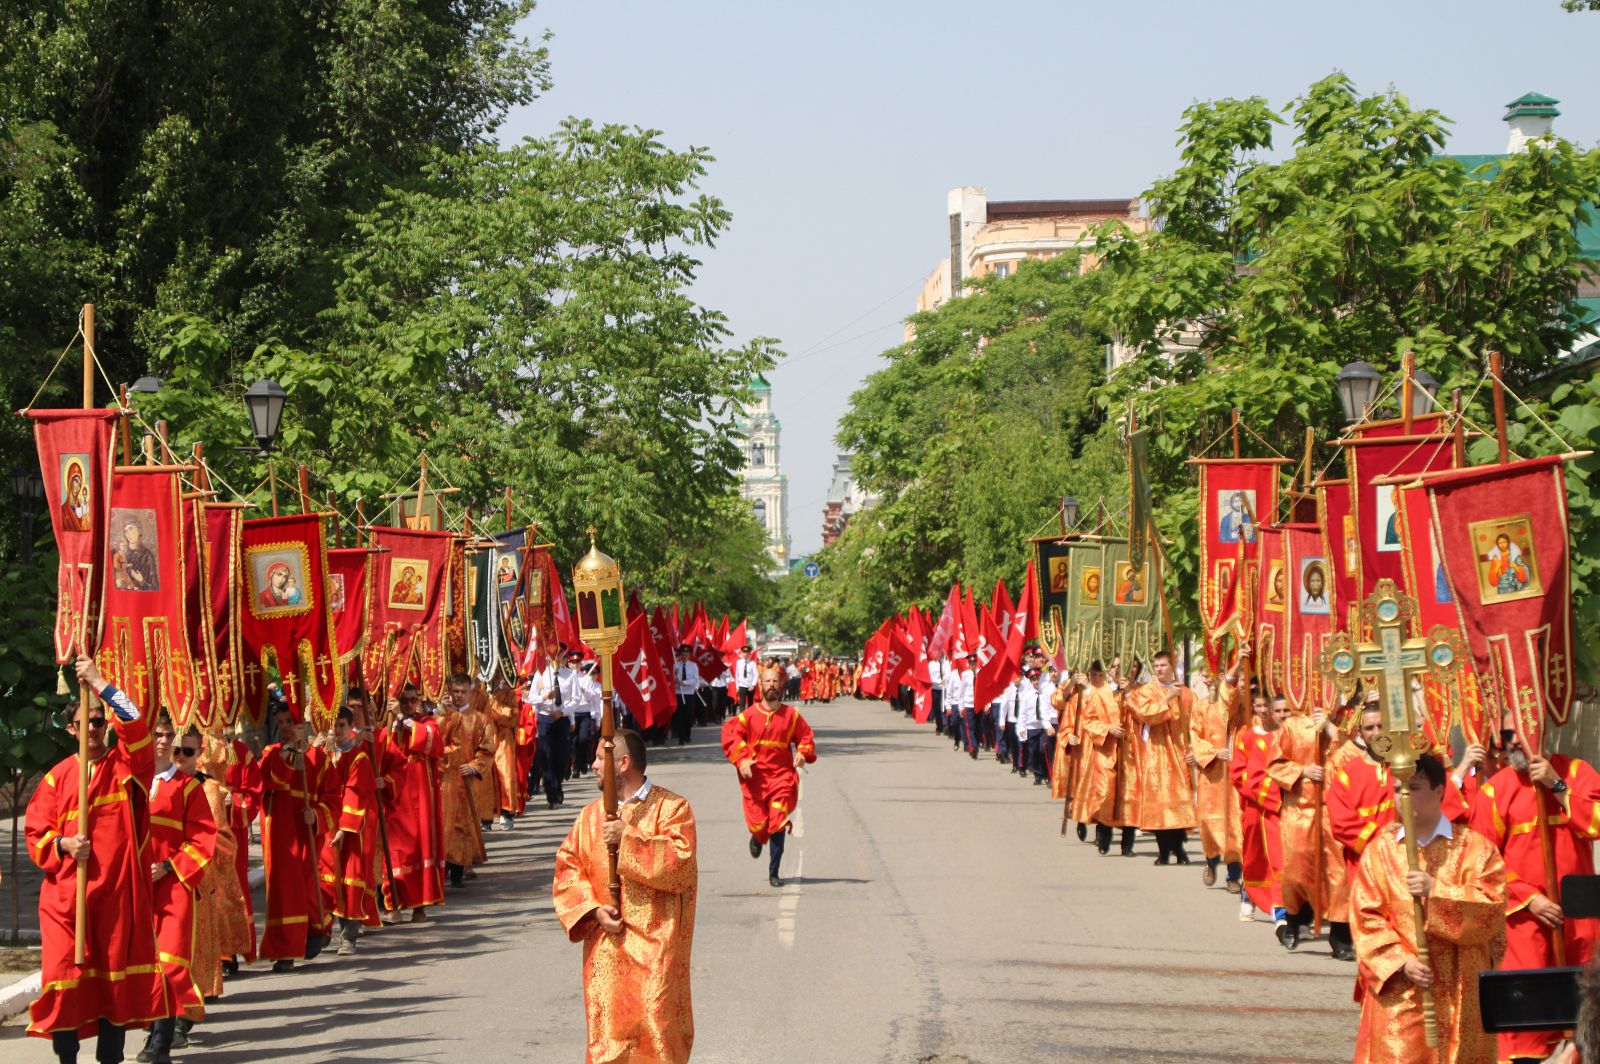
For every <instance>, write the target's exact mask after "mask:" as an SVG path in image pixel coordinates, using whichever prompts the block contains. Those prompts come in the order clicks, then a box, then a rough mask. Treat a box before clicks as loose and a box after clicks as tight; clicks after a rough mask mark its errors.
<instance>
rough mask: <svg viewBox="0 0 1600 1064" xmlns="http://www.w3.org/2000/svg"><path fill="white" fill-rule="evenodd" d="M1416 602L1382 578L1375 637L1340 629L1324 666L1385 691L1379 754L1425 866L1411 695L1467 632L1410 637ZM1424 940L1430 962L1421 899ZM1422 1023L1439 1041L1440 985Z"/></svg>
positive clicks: (1425, 995) (1371, 624) (1365, 607)
mask: <svg viewBox="0 0 1600 1064" xmlns="http://www.w3.org/2000/svg"><path fill="white" fill-rule="evenodd" d="M1416 609H1417V607H1416V601H1415V600H1414V599H1412V598H1411V596H1410V595H1407V594H1404V593H1403V592H1401V591H1400V589H1399V588H1397V587H1396V586H1395V582H1394V581H1393V580H1388V579H1384V580H1379V581H1378V583H1377V586H1376V587H1375V588H1374V589H1373V592H1372V594H1371V595H1370V596H1368V597H1367V598H1366V599H1365V600H1364V601H1362V603H1361V624H1362V627H1363V628H1364V629H1365V628H1370V629H1371V631H1372V636H1373V638H1372V641H1371V642H1360V643H1358V642H1354V641H1353V640H1352V639H1351V637H1350V636H1349V635H1348V634H1346V633H1344V632H1337V633H1335V634H1334V636H1333V638H1332V639H1331V640H1330V641H1329V644H1328V648H1327V649H1326V650H1324V651H1323V652H1322V660H1321V661H1320V663H1319V664H1320V665H1321V667H1322V671H1323V673H1324V674H1326V675H1328V676H1330V677H1331V678H1332V679H1333V682H1334V685H1335V686H1336V687H1337V688H1338V690H1339V694H1340V695H1341V696H1342V697H1344V698H1345V699H1349V698H1350V696H1351V695H1353V694H1354V693H1355V689H1356V682H1357V681H1358V680H1365V681H1367V682H1368V683H1370V684H1372V685H1373V687H1374V688H1375V689H1376V690H1377V693H1378V709H1379V710H1380V711H1381V712H1382V714H1383V733H1382V734H1381V735H1378V736H1375V737H1374V738H1373V740H1372V741H1371V743H1370V744H1369V745H1370V746H1371V749H1372V752H1373V754H1375V755H1377V756H1378V757H1380V758H1382V759H1383V760H1384V761H1387V762H1388V764H1389V774H1390V777H1391V778H1392V779H1393V780H1394V781H1395V782H1396V784H1398V786H1396V787H1395V806H1396V807H1397V808H1398V810H1399V812H1400V822H1401V824H1402V825H1404V827H1405V833H1406V835H1405V844H1406V864H1407V866H1408V867H1409V868H1410V870H1411V871H1413V872H1415V871H1418V870H1419V868H1420V865H1419V864H1418V860H1417V832H1416V828H1415V826H1414V825H1413V823H1412V815H1411V791H1410V789H1409V786H1410V782H1411V777H1412V776H1414V775H1416V772H1417V756H1418V755H1419V754H1421V753H1424V752H1426V751H1427V749H1428V736H1427V735H1426V734H1425V733H1424V732H1423V730H1422V728H1421V726H1420V723H1419V722H1418V721H1417V719H1416V714H1415V710H1414V708H1413V706H1412V701H1411V681H1412V678H1413V677H1420V676H1421V675H1423V674H1424V673H1432V674H1433V675H1435V676H1439V677H1441V678H1443V677H1444V676H1446V675H1448V674H1449V673H1451V672H1452V671H1454V669H1455V668H1456V666H1457V664H1458V663H1459V661H1460V653H1459V648H1460V636H1459V635H1457V634H1456V633H1454V632H1452V631H1450V630H1449V629H1448V628H1444V627H1442V626H1440V627H1435V628H1434V629H1433V630H1432V631H1431V632H1429V633H1428V634H1427V635H1426V636H1412V637H1410V638H1407V637H1406V635H1405V628H1406V626H1407V625H1408V624H1409V623H1410V621H1411V618H1412V617H1413V616H1415V614H1416ZM1412 910H1413V911H1412V915H1413V917H1414V919H1415V926H1416V939H1417V959H1418V960H1420V961H1421V962H1422V963H1423V964H1427V963H1428V936H1427V932H1426V930H1425V927H1426V915H1425V913H1424V912H1423V908H1422V902H1421V901H1418V902H1416V904H1415V905H1413V907H1412ZM1422 1016H1423V1030H1424V1032H1425V1033H1426V1035H1427V1042H1428V1045H1429V1046H1436V1045H1437V1044H1438V1037H1439V1036H1438V1025H1437V1023H1436V1022H1435V1021H1434V1012H1433V992H1432V991H1430V990H1424V991H1423V992H1422Z"/></svg>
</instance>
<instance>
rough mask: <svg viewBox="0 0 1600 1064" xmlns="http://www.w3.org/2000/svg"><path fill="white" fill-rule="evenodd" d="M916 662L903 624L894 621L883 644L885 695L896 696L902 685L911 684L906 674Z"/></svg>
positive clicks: (896, 619) (883, 687)
mask: <svg viewBox="0 0 1600 1064" xmlns="http://www.w3.org/2000/svg"><path fill="white" fill-rule="evenodd" d="M915 660H916V658H915V657H914V656H913V654H912V651H911V641H910V640H909V639H907V638H906V634H905V627H904V624H903V622H901V621H900V620H899V619H898V618H895V619H892V620H891V621H890V622H889V625H888V631H887V632H886V633H885V640H884V644H883V683H882V689H883V692H884V694H894V693H895V691H896V690H897V689H898V688H899V687H900V685H901V684H902V683H909V682H910V681H909V680H908V679H906V674H907V673H908V672H910V671H911V666H912V664H913V663H914V662H915Z"/></svg>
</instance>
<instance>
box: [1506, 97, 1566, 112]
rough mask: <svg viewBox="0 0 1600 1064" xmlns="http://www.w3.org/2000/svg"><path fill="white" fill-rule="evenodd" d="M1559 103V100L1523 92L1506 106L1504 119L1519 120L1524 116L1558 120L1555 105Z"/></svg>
mask: <svg viewBox="0 0 1600 1064" xmlns="http://www.w3.org/2000/svg"><path fill="white" fill-rule="evenodd" d="M1560 102H1561V101H1560V100H1557V99H1552V98H1551V97H1549V96H1543V95H1541V94H1539V93H1537V92H1525V93H1523V94H1522V95H1521V96H1518V97H1517V98H1516V99H1515V100H1512V101H1511V102H1510V103H1508V104H1506V118H1508V119H1510V118H1521V117H1523V116H1526V115H1532V116H1534V117H1542V118H1558V117H1560V115H1561V112H1560V111H1558V110H1556V104H1558V103H1560Z"/></svg>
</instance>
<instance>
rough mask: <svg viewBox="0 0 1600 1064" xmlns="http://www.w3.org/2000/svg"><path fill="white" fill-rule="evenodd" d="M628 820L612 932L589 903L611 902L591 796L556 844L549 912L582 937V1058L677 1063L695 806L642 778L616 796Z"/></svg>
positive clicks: (598, 815)
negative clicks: (617, 921) (629, 792)
mask: <svg viewBox="0 0 1600 1064" xmlns="http://www.w3.org/2000/svg"><path fill="white" fill-rule="evenodd" d="M619 813H620V815H621V817H622V820H623V821H624V823H625V824H626V825H627V826H626V828H625V830H624V831H623V835H622V845H621V846H620V847H619V849H618V851H617V874H618V877H619V878H620V879H621V881H622V904H621V911H622V922H623V930H622V933H621V934H620V935H610V934H607V933H606V932H605V931H603V930H601V928H600V925H599V924H598V923H597V922H596V921H595V920H594V919H593V916H592V914H593V912H594V910H595V909H597V908H599V907H600V906H602V905H609V904H611V903H612V901H613V899H612V898H611V896H610V894H609V891H608V888H607V886H606V880H607V878H608V876H609V871H608V864H609V862H608V861H607V858H606V846H605V842H604V839H603V836H602V834H601V831H602V829H603V827H604V825H605V811H604V809H603V808H602V805H601V802H600V800H599V799H596V800H595V801H593V802H590V803H589V804H588V805H587V806H585V807H584V810H583V812H582V813H580V814H579V815H578V819H577V821H576V822H575V823H574V824H573V825H572V830H571V831H570V832H568V833H567V838H566V841H565V842H563V843H562V844H561V849H560V850H559V851H557V853H556V871H555V882H554V884H553V888H552V893H553V895H554V899H555V907H556V918H557V919H559V920H560V921H561V926H562V927H564V928H565V929H566V931H567V936H568V937H569V938H570V939H571V940H572V941H574V942H582V943H583V1006H584V1013H585V1014H586V1016H587V1018H588V1022H589V1052H588V1056H587V1057H586V1060H587V1061H588V1064H682V1062H684V1061H687V1060H688V1059H689V1051H690V1050H691V1049H692V1048H693V1047H694V1010H693V1008H692V1006H691V1001H690V994H689V951H690V947H691V946H692V945H693V941H694V909H695V896H696V893H697V891H698V885H699V879H700V872H699V868H698V866H697V865H696V863H695V830H694V811H693V810H691V809H690V808H689V803H688V801H687V800H685V799H684V798H682V797H681V796H679V795H676V794H673V793H672V792H671V791H669V790H667V789H666V788H664V787H657V786H654V785H650V790H649V793H647V794H646V795H645V796H644V799H643V800H635V801H629V802H624V803H622V805H621V807H620V809H619Z"/></svg>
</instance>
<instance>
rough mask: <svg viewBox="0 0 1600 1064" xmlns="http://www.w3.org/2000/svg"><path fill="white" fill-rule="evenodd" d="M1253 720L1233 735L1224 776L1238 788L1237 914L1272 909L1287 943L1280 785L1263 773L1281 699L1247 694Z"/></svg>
mask: <svg viewBox="0 0 1600 1064" xmlns="http://www.w3.org/2000/svg"><path fill="white" fill-rule="evenodd" d="M1250 712H1251V714H1252V716H1254V718H1255V723H1254V724H1253V725H1252V726H1251V727H1249V728H1240V729H1239V734H1238V735H1236V736H1235V737H1234V740H1233V758H1232V762H1231V764H1230V765H1229V766H1228V776H1229V778H1230V779H1231V780H1232V781H1233V788H1234V790H1236V791H1238V792H1239V836H1240V850H1241V854H1240V856H1241V857H1243V872H1244V893H1245V897H1244V899H1243V900H1241V901H1240V903H1239V919H1241V920H1251V919H1254V913H1253V912H1252V907H1254V908H1255V909H1260V910H1263V911H1265V912H1268V913H1271V914H1272V922H1273V924H1274V925H1275V927H1276V930H1277V935H1278V941H1279V942H1280V943H1282V944H1283V945H1284V946H1285V947H1287V946H1288V930H1287V928H1288V920H1287V919H1286V915H1285V913H1284V910H1283V892H1282V886H1281V876H1282V875H1283V833H1282V831H1281V829H1280V821H1279V811H1280V810H1281V809H1282V808H1283V790H1282V788H1280V787H1279V786H1278V781H1277V780H1275V779H1273V778H1272V776H1271V775H1270V774H1269V773H1268V772H1267V768H1268V766H1270V765H1271V764H1272V762H1273V760H1274V759H1275V758H1276V757H1277V756H1278V728H1279V726H1280V725H1282V723H1283V720H1284V718H1285V717H1287V716H1288V715H1289V707H1288V705H1287V704H1286V703H1283V702H1281V701H1280V702H1279V703H1278V704H1277V705H1276V706H1274V705H1272V704H1270V703H1269V702H1268V700H1267V697H1266V695H1264V694H1262V693H1261V691H1260V690H1253V691H1252V692H1251V696H1250Z"/></svg>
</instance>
